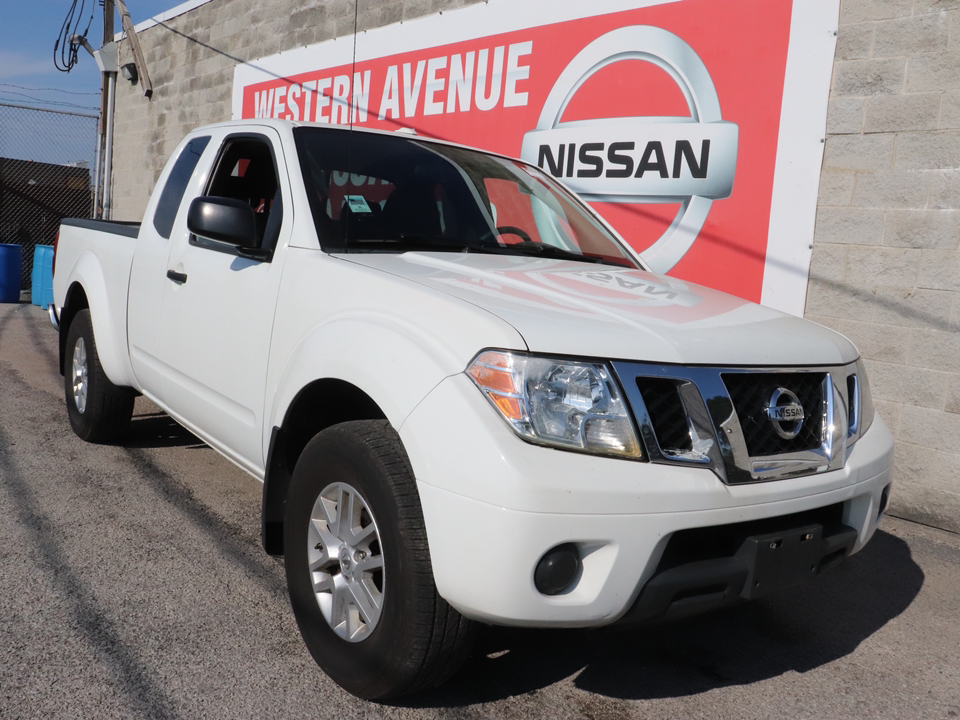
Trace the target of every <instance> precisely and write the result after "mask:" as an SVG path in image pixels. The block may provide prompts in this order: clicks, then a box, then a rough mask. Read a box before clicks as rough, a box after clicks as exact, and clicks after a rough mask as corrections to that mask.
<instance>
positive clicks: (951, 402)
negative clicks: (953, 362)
mask: <svg viewBox="0 0 960 720" xmlns="http://www.w3.org/2000/svg"><path fill="white" fill-rule="evenodd" d="M943 410H944V412H948V413H956V414H960V375H958V374H953V373H951V374H948V375H947V391H946V393H945V396H944V403H943Z"/></svg>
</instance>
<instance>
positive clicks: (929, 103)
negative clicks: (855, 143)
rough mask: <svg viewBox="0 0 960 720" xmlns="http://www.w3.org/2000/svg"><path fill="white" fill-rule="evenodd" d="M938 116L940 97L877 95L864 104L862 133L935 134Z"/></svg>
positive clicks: (933, 94)
mask: <svg viewBox="0 0 960 720" xmlns="http://www.w3.org/2000/svg"><path fill="white" fill-rule="evenodd" d="M939 115H940V93H919V94H917V95H879V96H877V97H872V98H869V99H867V100H866V116H865V118H864V121H863V131H864V132H865V133H877V132H898V131H903V130H936V129H937V121H938V120H939ZM828 117H829V116H828Z"/></svg>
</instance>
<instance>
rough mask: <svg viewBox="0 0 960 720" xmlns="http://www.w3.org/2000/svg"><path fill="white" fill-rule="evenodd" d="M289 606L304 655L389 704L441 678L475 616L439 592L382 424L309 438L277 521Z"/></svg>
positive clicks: (404, 476) (456, 659) (399, 451)
mask: <svg viewBox="0 0 960 720" xmlns="http://www.w3.org/2000/svg"><path fill="white" fill-rule="evenodd" d="M284 564H285V566H286V572H287V584H288V587H289V591H290V602H291V604H292V606H293V612H294V615H295V616H296V619H297V624H298V626H299V627H300V633H301V635H302V636H303V639H304V642H305V643H306V645H307V648H308V649H309V650H310V654H311V655H313V658H314V660H316V662H317V664H318V665H320V667H321V668H323V670H324V672H326V673H327V675H329V676H330V677H331V678H332V679H333V680H334V681H335V682H336V683H337V684H338V685H340V686H341V687H342V688H344V689H345V690H347V691H348V692H350V693H352V694H353V695H356V696H357V697H360V698H364V699H366V700H385V699H388V698H392V697H396V696H398V695H403V694H406V693H411V692H415V691H417V690H421V689H425V688H428V687H432V686H435V685H439V684H440V683H442V682H443V681H445V680H446V679H447V678H448V677H450V676H451V675H452V674H453V673H454V672H455V671H456V670H457V669H458V668H459V667H460V665H461V664H462V663H463V661H464V660H465V659H466V658H467V656H468V654H469V652H470V648H471V646H472V644H473V640H474V637H475V634H476V632H475V626H474V623H472V622H471V621H469V620H467V619H466V618H464V617H462V616H461V615H460V614H459V613H458V612H457V611H456V610H454V609H453V608H451V607H450V606H449V605H448V604H447V602H446V601H445V600H444V599H443V598H441V597H440V596H439V594H438V593H437V588H436V585H435V584H434V580H433V571H432V569H431V565H430V551H429V548H428V547H427V535H426V531H425V529H424V522H423V513H422V511H421V508H420V498H419V495H418V493H417V488H416V482H415V480H414V478H413V473H412V471H411V469H410V464H409V461H408V459H407V455H406V452H405V451H404V449H403V445H402V444H401V442H400V438H399V436H398V435H397V434H396V432H395V431H394V430H393V428H391V427H390V424H389V423H388V422H387V421H385V420H384V421H378V420H361V421H355V422H348V423H341V424H339V425H334V426H333V427H330V428H328V429H326V430H324V431H323V432H321V433H319V434H318V435H317V436H315V437H314V438H313V440H311V441H310V442H309V443H308V444H307V446H306V448H305V449H304V451H303V453H302V454H301V456H300V459H299V460H298V461H297V466H296V469H295V470H294V473H293V478H292V481H291V486H290V494H289V496H288V498H287V504H286V517H285V521H284Z"/></svg>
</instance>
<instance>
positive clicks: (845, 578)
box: [0, 303, 960, 720]
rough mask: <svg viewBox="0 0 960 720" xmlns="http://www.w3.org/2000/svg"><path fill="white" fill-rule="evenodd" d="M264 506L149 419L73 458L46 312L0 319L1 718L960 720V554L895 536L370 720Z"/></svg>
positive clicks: (564, 641)
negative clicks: (735, 597)
mask: <svg viewBox="0 0 960 720" xmlns="http://www.w3.org/2000/svg"><path fill="white" fill-rule="evenodd" d="M894 492H896V485H894ZM260 494H261V485H260V483H259V482H258V481H257V480H255V479H253V478H252V477H250V476H249V475H247V474H246V473H244V472H243V471H241V470H239V469H238V468H236V467H235V466H234V465H232V464H231V463H230V462H229V461H227V460H225V459H224V458H222V457H221V456H219V455H218V454H217V453H216V452H214V451H213V450H211V449H210V448H209V447H207V446H206V445H204V444H203V443H202V442H200V441H199V440H198V439H197V438H196V437H194V436H193V435H191V434H190V433H189V432H187V431H186V430H184V429H183V428H181V427H180V426H179V425H177V424H176V423H174V422H173V421H172V420H170V419H169V418H168V417H167V416H166V415H164V414H163V413H162V412H160V411H159V410H158V409H157V408H156V407H155V406H153V405H152V404H151V403H149V402H148V401H146V400H144V399H143V398H141V399H138V400H137V406H136V415H135V418H134V421H133V426H132V429H131V432H130V435H129V438H128V439H127V440H126V441H125V442H124V444H123V446H120V447H106V446H96V445H88V444H86V443H84V442H82V441H81V440H79V439H78V438H76V437H75V436H74V435H73V433H72V432H71V430H70V427H69V424H68V422H67V417H66V410H65V406H64V401H63V379H62V378H61V376H60V374H59V371H58V368H57V335H56V332H55V331H54V330H53V328H52V327H51V325H50V323H49V321H48V319H47V316H46V313H45V311H43V310H41V309H40V308H37V307H34V306H32V305H29V304H23V303H22V304H19V305H17V304H3V305H0V569H2V578H0V718H4V719H6V718H10V719H13V718H24V719H26V718H46V719H49V718H98V719H99V718H285V719H287V718H338V719H342V720H348V719H350V718H379V717H387V718H403V719H407V718H464V719H473V718H516V719H521V718H549V719H551V720H552V719H554V718H570V719H571V720H573V719H576V720H579V719H585V720H614V719H617V720H619V719H620V718H671V719H673V718H778V719H782V718H817V719H820V718H925V719H926V718H956V717H960V536H958V535H954V534H950V533H946V532H943V531H939V530H935V529H931V528H927V527H923V526H921V525H917V524H914V523H910V522H907V521H904V520H899V519H896V518H889V517H888V518H886V519H885V520H884V522H883V524H882V525H881V530H880V531H879V532H878V533H877V535H876V536H875V537H874V539H873V541H872V542H871V543H870V545H868V546H867V548H866V549H865V550H864V551H863V552H861V553H860V554H858V555H856V556H855V557H853V558H851V559H850V560H849V561H847V562H846V563H844V564H843V565H842V566H841V567H840V568H838V569H837V570H835V571H834V572H832V573H829V574H827V575H825V576H823V577H821V578H820V579H818V580H817V581H816V582H815V583H813V584H811V585H807V586H805V587H803V588H801V589H799V590H796V591H788V592H785V593H781V594H779V595H776V596H773V597H770V598H767V599H764V600H761V601H758V602H754V603H751V604H745V605H741V606H738V607H735V608H730V609H727V610H724V611H720V612H715V613H713V614H710V615H706V616H702V617H698V618H695V619H692V620H689V621H685V622H681V623H677V624H673V625H667V626H660V627H656V628H649V629H640V630H632V631H629V632H627V631H623V630H617V629H607V630H601V631H545V630H536V631H534V630H509V629H498V628H491V629H489V630H487V631H486V632H485V634H484V635H483V637H482V640H481V642H480V645H479V647H478V648H477V650H476V652H475V654H474V656H473V658H472V659H471V660H470V661H469V662H468V663H467V664H466V666H465V667H464V668H463V670H462V671H461V672H460V673H459V674H458V675H456V676H455V677H454V678H453V680H452V681H451V682H449V683H448V684H447V685H446V686H444V687H443V688H440V689H438V690H435V691H432V692H430V693H427V694H423V695H419V696H415V697H413V698H407V699H404V700H403V701H401V702H400V703H396V704H392V705H376V704H372V703H367V702H364V701H361V700H357V699H356V698H353V697H352V696H350V695H348V694H347V693H345V692H343V691H341V690H340V689H339V688H338V687H337V686H336V685H334V684H333V683H332V682H331V681H330V680H329V679H327V678H326V676H325V675H324V674H323V673H322V672H321V671H320V670H319V668H317V667H316V665H314V663H313V661H312V660H311V658H310V656H309V654H308V653H307V651H306V649H305V648H304V646H303V644H302V642H301V641H300V637H299V635H298V633H297V629H296V624H295V622H294V619H293V616H292V613H291V611H290V607H289V603H288V601H287V596H286V587H285V580H284V574H283V565H282V561H280V560H277V559H274V558H271V557H269V556H267V555H265V554H264V553H263V551H262V550H261V548H260V518H259V512H260V499H261V498H260Z"/></svg>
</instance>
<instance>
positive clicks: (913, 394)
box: [854, 326, 960, 410]
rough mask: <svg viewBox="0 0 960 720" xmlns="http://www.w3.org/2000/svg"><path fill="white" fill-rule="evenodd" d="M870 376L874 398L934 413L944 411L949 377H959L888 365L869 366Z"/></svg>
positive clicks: (875, 364)
mask: <svg viewBox="0 0 960 720" xmlns="http://www.w3.org/2000/svg"><path fill="white" fill-rule="evenodd" d="M878 327H882V326H878ZM854 342H856V341H854ZM858 347H859V344H858ZM861 349H862V348H861ZM867 373H868V375H869V378H870V391H871V394H872V396H873V398H874V399H876V400H888V401H892V402H897V403H903V404H906V405H912V406H914V407H922V408H929V409H931V410H941V409H942V408H943V399H944V395H945V393H946V390H947V383H948V381H949V380H950V378H952V377H957V376H955V375H951V374H950V373H945V372H940V371H937V370H927V369H925V368H917V367H911V366H909V365H899V364H893V363H886V362H872V363H870V367H869V369H868V370H867ZM958 400H960V396H958Z"/></svg>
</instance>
